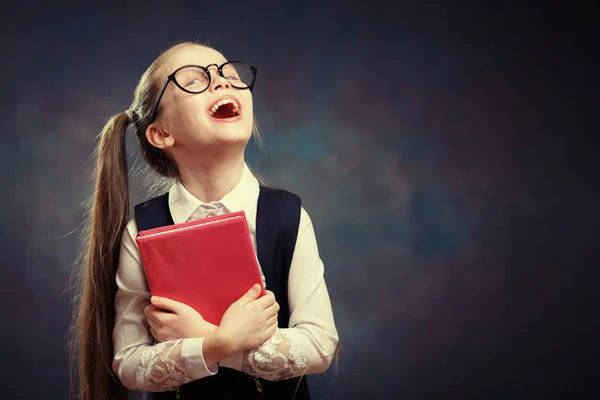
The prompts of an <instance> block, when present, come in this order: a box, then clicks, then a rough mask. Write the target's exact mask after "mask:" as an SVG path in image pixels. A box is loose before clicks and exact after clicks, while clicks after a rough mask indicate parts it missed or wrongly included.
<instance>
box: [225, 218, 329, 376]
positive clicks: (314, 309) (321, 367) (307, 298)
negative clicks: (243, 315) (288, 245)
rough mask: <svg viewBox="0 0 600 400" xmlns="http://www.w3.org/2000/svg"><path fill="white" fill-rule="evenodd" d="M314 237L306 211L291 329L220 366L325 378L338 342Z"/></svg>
mask: <svg viewBox="0 0 600 400" xmlns="http://www.w3.org/2000/svg"><path fill="white" fill-rule="evenodd" d="M323 274H324V266H323V263H322V261H321V259H320V257H319V251H318V248H317V241H316V238H315V232H314V229H313V226H312V223H311V220H310V217H309V216H308V214H307V213H306V211H305V210H304V209H302V212H301V215H300V227H299V229H298V239H297V242H296V248H295V250H294V257H293V259H292V265H291V267H290V275H289V279H288V301H289V307H290V323H289V326H290V327H289V328H285V329H277V331H276V332H275V334H274V335H273V336H272V337H271V338H270V339H268V340H267V341H266V342H265V343H263V344H262V345H260V346H259V347H256V348H254V349H251V350H246V351H245V352H243V353H241V352H240V353H237V354H234V355H233V356H231V357H229V358H227V359H226V360H223V361H222V362H220V363H219V365H221V366H223V367H228V368H233V369H236V370H238V371H243V372H245V373H247V374H249V375H252V376H258V377H261V378H264V379H267V380H273V381H276V380H281V379H288V378H292V377H296V376H301V375H304V374H315V373H320V372H323V371H325V370H327V368H329V365H330V363H331V360H332V358H333V354H334V352H335V349H336V346H337V343H338V334H337V330H336V328H335V323H334V320H333V313H332V310H331V301H330V299H329V294H328V291H327V286H326V285H325V280H324V276H323Z"/></svg>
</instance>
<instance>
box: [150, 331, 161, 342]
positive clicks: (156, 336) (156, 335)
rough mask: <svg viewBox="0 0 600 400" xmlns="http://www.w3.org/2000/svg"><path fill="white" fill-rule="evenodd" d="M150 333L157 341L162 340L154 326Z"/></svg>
mask: <svg viewBox="0 0 600 400" xmlns="http://www.w3.org/2000/svg"><path fill="white" fill-rule="evenodd" d="M150 334H152V336H153V337H154V339H155V340H156V341H157V342H160V339H159V338H158V333H156V331H155V330H154V329H153V328H150Z"/></svg>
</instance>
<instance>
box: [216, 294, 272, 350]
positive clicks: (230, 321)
mask: <svg viewBox="0 0 600 400" xmlns="http://www.w3.org/2000/svg"><path fill="white" fill-rule="evenodd" d="M259 294H260V286H259V285H254V286H253V287H252V288H251V289H250V290H249V291H248V292H247V293H246V294H244V295H243V296H242V297H241V298H240V299H239V300H237V301H236V302H235V303H233V304H232V305H231V306H230V307H229V308H228V309H227V311H226V312H225V314H224V315H223V318H222V319H221V324H220V325H219V327H218V328H217V333H218V334H220V335H221V337H223V338H224V339H225V340H226V342H227V343H229V345H230V346H231V350H232V351H233V352H237V351H241V350H247V349H252V348H254V347H257V346H258V345H260V344H262V343H263V342H264V341H265V340H267V339H268V338H270V337H271V336H272V335H273V334H274V333H275V330H276V329H277V312H278V311H279V304H277V302H276V301H275V295H274V294H273V292H271V291H268V290H267V291H266V294H265V295H264V296H263V297H261V298H260V299H257V297H258V295H259Z"/></svg>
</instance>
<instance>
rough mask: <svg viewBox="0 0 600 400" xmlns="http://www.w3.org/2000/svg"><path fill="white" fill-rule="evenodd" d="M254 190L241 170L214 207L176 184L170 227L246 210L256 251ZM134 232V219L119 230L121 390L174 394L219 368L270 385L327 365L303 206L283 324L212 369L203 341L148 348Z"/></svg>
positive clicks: (324, 312) (323, 314)
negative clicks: (285, 324)
mask: <svg viewBox="0 0 600 400" xmlns="http://www.w3.org/2000/svg"><path fill="white" fill-rule="evenodd" d="M259 192H260V189H259V184H258V181H257V179H256V178H255V177H254V175H253V174H252V172H251V171H250V169H249V168H248V167H247V166H245V168H244V172H243V175H242V178H241V180H240V182H239V183H238V184H237V185H236V187H235V188H234V189H233V190H232V191H231V192H229V193H228V194H227V195H225V196H224V197H223V198H222V199H221V201H218V202H211V203H202V202H201V201H200V200H198V199H197V198H196V197H194V196H193V195H192V194H191V193H190V192H188V191H187V190H186V189H185V187H184V186H183V184H182V183H181V182H180V181H177V182H176V183H175V184H174V185H173V186H172V187H171V189H170V191H169V209H170V211H171V215H172V217H173V221H174V222H175V223H176V224H177V223H181V222H186V221H190V220H195V219H200V218H205V217H208V216H212V215H220V214H224V213H228V212H235V211H244V212H245V214H246V218H247V221H248V227H249V229H250V234H251V236H252V242H253V244H254V250H255V251H256V209H257V203H258V195H259ZM137 232H138V231H137V226H136V223H135V219H132V220H131V221H129V223H128V224H127V227H126V229H125V231H124V232H123V238H122V242H121V252H120V259H119V267H118V270H117V276H116V282H117V293H116V298H115V312H116V315H115V326H114V329H113V346H114V352H115V354H114V359H113V365H112V367H113V370H114V372H115V373H116V374H117V376H118V377H119V379H120V380H121V382H122V383H123V385H125V386H126V387H127V388H129V389H132V390H138V391H154V392H157V391H167V390H174V389H176V388H177V387H179V386H180V385H182V384H184V383H187V382H190V381H192V380H195V379H201V378H204V377H207V376H211V375H214V374H216V373H218V369H219V366H223V367H227V368H232V369H236V370H238V371H242V372H244V373H246V374H248V375H251V376H256V377H261V378H264V379H267V380H273V381H274V380H281V379H287V378H292V377H296V376H301V375H303V374H315V373H320V372H323V371H325V370H326V369H327V368H328V367H329V365H330V363H331V359H332V357H333V353H334V351H335V348H336V346H337V343H338V333H337V330H336V327H335V323H334V319H333V313H332V310H331V302H330V299H329V294H328V291H327V286H326V285H325V280H324V275H323V273H324V267H323V262H322V261H321V259H320V257H319V251H318V248H317V242H316V238H315V232H314V229H313V226H312V222H311V220H310V217H309V216H308V214H307V212H306V211H305V210H304V208H302V210H301V214H300V226H299V229H298V239H297V242H296V248H295V250H294V256H293V259H292V264H291V266H290V272H289V279H288V303H289V310H290V320H289V327H288V328H283V329H277V331H276V332H275V334H274V335H273V336H272V337H271V338H270V339H268V340H267V341H266V342H264V343H263V344H262V345H260V346H259V347H257V348H254V349H251V350H249V351H244V352H239V353H237V354H234V355H233V356H231V357H229V358H227V359H225V360H222V361H221V362H219V363H218V365H206V363H205V362H204V357H203V355H202V342H203V338H186V339H179V340H173V341H168V342H164V343H157V344H154V338H153V337H152V335H151V334H150V332H149V329H148V325H147V322H146V316H145V314H144V308H145V307H146V306H147V305H149V304H150V292H149V289H148V283H147V280H146V275H145V272H144V267H143V264H142V262H141V259H140V254H139V249H138V247H137V244H136V242H135V237H136V236H137ZM263 279H264V277H263ZM267 289H268V287H267Z"/></svg>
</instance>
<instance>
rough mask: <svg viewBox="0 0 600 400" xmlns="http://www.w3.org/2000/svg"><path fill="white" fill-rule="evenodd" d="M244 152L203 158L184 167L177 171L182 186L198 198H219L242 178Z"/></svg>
mask: <svg viewBox="0 0 600 400" xmlns="http://www.w3.org/2000/svg"><path fill="white" fill-rule="evenodd" d="M244 165H245V163H244V153H243V152H242V153H241V154H240V155H239V156H236V157H231V158H226V159H222V158H221V159H210V158H206V159H203V158H202V157H200V159H199V161H195V162H194V164H192V165H188V166H186V167H180V169H179V173H180V178H181V182H182V183H183V186H185V188H186V189H187V190H188V191H189V192H190V193H191V194H193V195H194V197H196V198H197V199H198V200H200V201H202V202H204V203H209V202H211V201H219V200H221V199H222V198H223V197H224V196H225V195H226V194H227V193H229V192H230V191H231V190H233V188H234V187H235V186H236V185H237V184H238V182H239V181H240V179H242V174H243V172H244Z"/></svg>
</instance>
